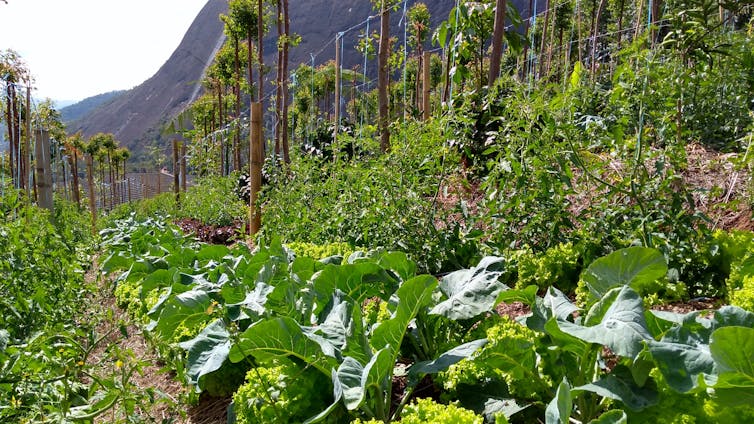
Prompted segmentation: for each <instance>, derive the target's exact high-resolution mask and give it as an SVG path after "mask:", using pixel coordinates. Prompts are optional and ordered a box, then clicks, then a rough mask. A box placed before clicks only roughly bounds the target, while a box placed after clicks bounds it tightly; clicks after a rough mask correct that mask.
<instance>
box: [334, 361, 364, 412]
mask: <svg viewBox="0 0 754 424" xmlns="http://www.w3.org/2000/svg"><path fill="white" fill-rule="evenodd" d="M363 375H364V366H363V365H361V363H360V362H359V361H357V360H356V359H354V358H351V357H346V358H344V359H343V363H341V364H340V366H339V367H338V374H337V378H338V381H339V382H340V385H341V386H342V387H343V403H345V405H346V409H348V410H349V411H353V410H355V409H357V408H358V407H359V406H361V403H362V402H363V401H364V381H363Z"/></svg>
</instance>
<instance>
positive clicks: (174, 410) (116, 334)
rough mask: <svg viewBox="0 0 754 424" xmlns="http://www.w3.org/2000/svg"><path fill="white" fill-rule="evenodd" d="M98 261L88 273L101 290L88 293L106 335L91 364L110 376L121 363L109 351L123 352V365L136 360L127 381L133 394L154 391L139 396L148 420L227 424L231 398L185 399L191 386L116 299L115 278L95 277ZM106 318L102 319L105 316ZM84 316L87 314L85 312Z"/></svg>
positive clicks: (104, 419)
mask: <svg viewBox="0 0 754 424" xmlns="http://www.w3.org/2000/svg"><path fill="white" fill-rule="evenodd" d="M98 272H99V267H98V266H97V264H96V261H95V263H94V264H93V266H92V269H91V270H90V271H89V272H88V273H87V275H86V277H85V278H86V280H87V281H88V282H89V283H92V282H95V281H96V282H97V286H98V291H97V293H96V294H94V295H93V296H92V298H91V299H90V304H91V305H97V308H98V310H97V311H95V312H94V314H93V316H92V317H89V318H92V319H98V320H99V324H98V325H97V329H96V331H97V334H98V335H106V337H105V338H104V339H103V340H102V341H101V342H100V343H99V344H98V345H97V346H96V347H95V349H94V350H93V351H92V353H91V354H90V356H89V358H88V361H87V362H88V365H90V366H91V367H92V371H93V372H94V373H95V374H96V375H100V376H107V375H112V373H113V372H116V371H117V367H118V366H119V365H120V364H116V359H115V358H114V357H113V355H112V354H111V352H113V351H116V350H118V351H120V352H125V353H126V355H125V356H126V357H127V358H129V359H126V360H125V361H123V362H126V363H125V364H124V365H123V366H126V367H127V366H131V365H136V366H138V372H135V373H134V374H133V376H132V377H131V379H130V380H129V384H131V385H133V390H132V394H134V395H137V396H138V394H140V393H141V394H143V393H148V392H153V393H154V394H155V396H154V401H150V400H148V398H147V397H144V398H143V399H141V401H140V402H137V405H138V406H137V408H136V413H137V414H139V415H140V416H141V417H142V418H143V419H146V420H147V421H145V422H155V423H168V422H169V423H174V424H225V423H226V422H227V410H228V405H229V404H230V402H231V399H230V398H212V397H209V396H201V397H200V398H199V402H198V403H197V404H196V405H186V403H185V402H186V399H187V396H188V393H187V390H188V389H187V388H186V387H185V386H184V384H183V383H182V382H181V381H178V379H177V378H176V375H175V374H174V373H172V372H170V371H166V370H165V369H164V363H163V362H162V360H161V359H160V358H159V357H158V355H157V354H156V353H155V351H154V349H152V347H151V346H150V345H149V343H148V341H147V340H146V339H145V337H144V335H143V333H142V332H141V330H140V328H139V327H138V326H136V325H135V323H134V322H133V320H132V319H131V318H130V317H129V315H128V313H127V312H126V311H124V310H122V309H121V308H120V307H118V306H117V305H116V304H115V298H114V297H113V294H112V285H111V280H110V279H108V278H107V277H105V278H101V279H97V275H96V274H97V273H98ZM103 318H104V319H103ZM85 319H86V318H85ZM123 418H124V417H123V416H122V414H119V411H117V410H114V411H110V412H108V413H106V414H104V415H101V416H99V417H97V418H96V419H95V420H94V422H95V424H99V423H102V424H104V423H112V422H118V421H123Z"/></svg>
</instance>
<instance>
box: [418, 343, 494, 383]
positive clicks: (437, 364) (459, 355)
mask: <svg viewBox="0 0 754 424" xmlns="http://www.w3.org/2000/svg"><path fill="white" fill-rule="evenodd" d="M486 344H487V339H479V340H474V341H472V342H468V343H464V344H462V345H460V346H456V347H454V348H453V349H450V350H449V351H447V352H445V353H443V354H441V355H440V356H438V357H437V359H434V360H432V361H423V362H417V363H416V364H414V365H412V366H411V368H409V370H408V379H409V382H410V383H413V384H416V383H418V382H419V380H420V379H421V378H422V377H423V376H424V375H426V374H437V373H438V372H442V371H445V370H447V369H448V368H450V366H451V365H453V364H457V363H458V362H460V361H462V360H464V359H468V358H471V357H472V355H474V353H475V352H476V351H478V350H479V349H481V348H482V347H484V345H486Z"/></svg>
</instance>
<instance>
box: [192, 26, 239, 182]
mask: <svg viewBox="0 0 754 424" xmlns="http://www.w3.org/2000/svg"><path fill="white" fill-rule="evenodd" d="M233 50H234V52H233V54H234V57H233V68H234V74H235V78H234V79H235V84H234V87H233V94H235V96H236V116H235V118H236V128H235V131H234V132H233V169H234V170H239V169H241V127H240V123H241V80H240V78H241V59H240V53H239V45H238V38H234V39H233ZM184 144H185V143H184Z"/></svg>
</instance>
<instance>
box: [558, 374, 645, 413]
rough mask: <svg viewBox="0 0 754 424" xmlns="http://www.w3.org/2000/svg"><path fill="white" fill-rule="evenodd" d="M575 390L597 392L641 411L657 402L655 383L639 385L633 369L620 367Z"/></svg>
mask: <svg viewBox="0 0 754 424" xmlns="http://www.w3.org/2000/svg"><path fill="white" fill-rule="evenodd" d="M573 390H583V391H587V392H592V393H596V394H598V395H600V396H602V397H606V398H609V399H613V400H617V401H620V402H622V403H623V404H624V405H626V406H627V407H628V408H629V409H631V410H633V411H640V410H642V409H645V408H647V407H650V406H652V405H655V404H657V390H656V388H655V387H654V385H651V386H645V387H639V386H637V385H636V383H634V381H633V377H632V376H631V371H630V370H629V369H627V368H626V367H619V368H616V369H614V370H613V372H612V373H610V374H609V375H607V376H605V377H603V378H601V379H599V380H597V381H594V382H592V383H589V384H585V385H583V386H578V387H574V388H573Z"/></svg>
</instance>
